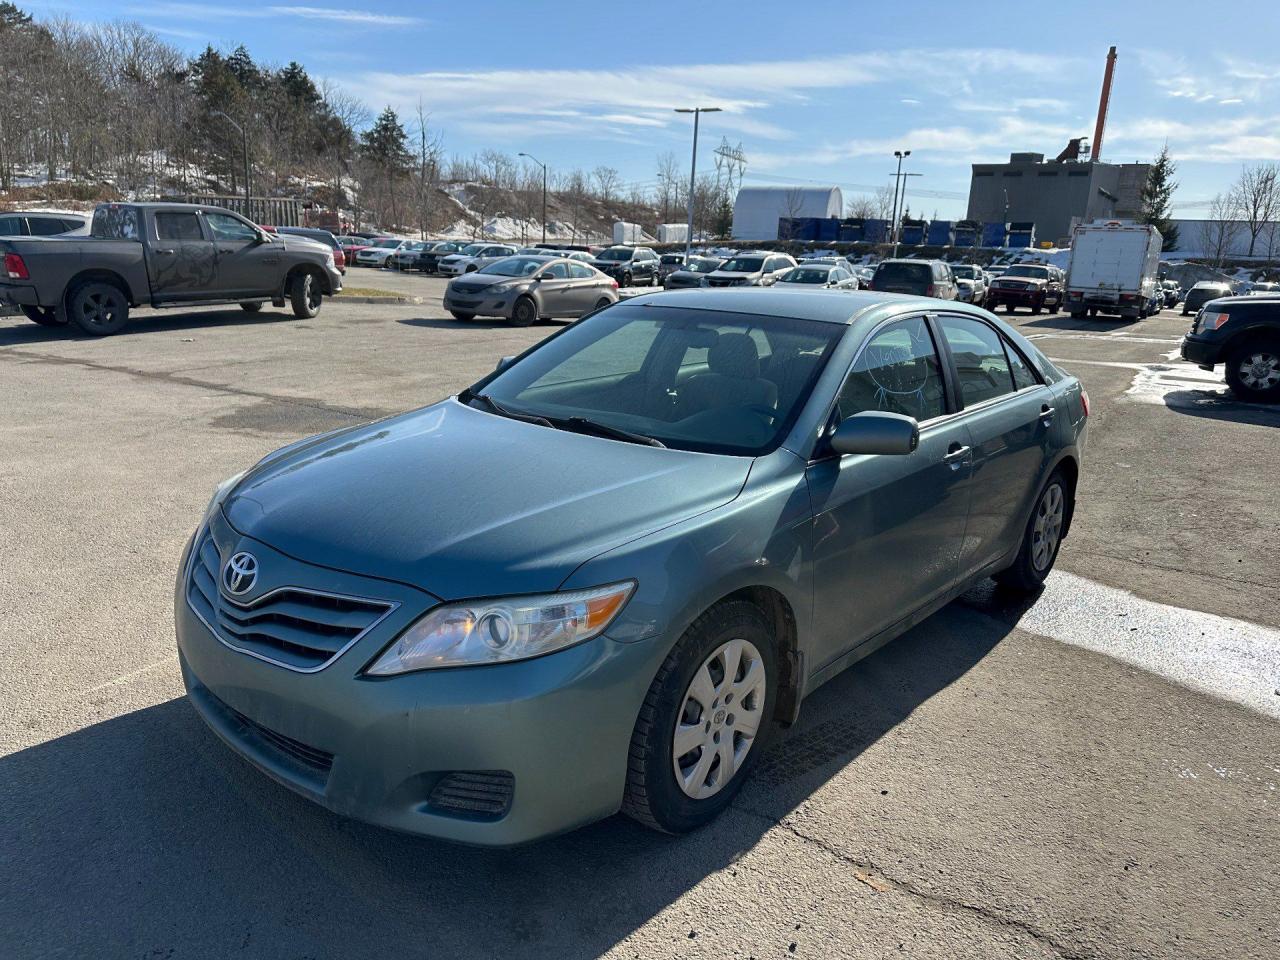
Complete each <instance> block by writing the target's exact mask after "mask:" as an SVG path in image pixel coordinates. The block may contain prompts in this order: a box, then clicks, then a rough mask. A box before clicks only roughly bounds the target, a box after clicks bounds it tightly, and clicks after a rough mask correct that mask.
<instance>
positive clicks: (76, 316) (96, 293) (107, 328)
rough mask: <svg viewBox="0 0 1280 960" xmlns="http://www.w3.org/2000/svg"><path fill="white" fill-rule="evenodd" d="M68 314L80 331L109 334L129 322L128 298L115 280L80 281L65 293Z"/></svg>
mask: <svg viewBox="0 0 1280 960" xmlns="http://www.w3.org/2000/svg"><path fill="white" fill-rule="evenodd" d="M67 317H68V319H69V320H70V321H71V322H72V323H74V324H75V325H76V327H77V328H78V329H79V330H81V331H82V332H83V333H87V334H89V335H90V336H93V337H106V336H110V335H111V334H113V333H119V332H120V331H121V330H123V329H124V327H125V324H127V323H128V322H129V301H128V299H127V298H126V297H125V295H124V291H123V290H121V289H120V288H119V287H117V286H116V285H115V284H111V283H102V282H94V281H90V282H88V283H82V284H80V286H78V287H76V288H75V289H74V290H72V291H71V292H70V293H69V294H68V295H67Z"/></svg>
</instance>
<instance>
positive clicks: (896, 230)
mask: <svg viewBox="0 0 1280 960" xmlns="http://www.w3.org/2000/svg"><path fill="white" fill-rule="evenodd" d="M893 155H894V156H895V157H897V158H898V172H897V173H895V174H894V175H893V224H892V226H893V255H894V256H895V257H896V256H897V255H898V242H899V241H900V240H901V239H902V236H901V234H902V228H901V224H900V223H899V222H898V213H899V202H901V204H902V206H903V207H904V208H905V207H906V202H907V185H906V182H905V180H904V178H906V177H923V176H924V174H923V173H903V172H902V161H903V160H905V159H906V158H907V157H909V156H911V151H910V150H895V151H893ZM899 185H901V187H899Z"/></svg>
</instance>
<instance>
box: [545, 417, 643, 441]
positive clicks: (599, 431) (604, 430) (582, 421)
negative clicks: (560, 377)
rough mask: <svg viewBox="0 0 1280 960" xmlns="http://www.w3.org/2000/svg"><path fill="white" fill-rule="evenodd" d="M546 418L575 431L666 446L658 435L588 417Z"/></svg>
mask: <svg viewBox="0 0 1280 960" xmlns="http://www.w3.org/2000/svg"><path fill="white" fill-rule="evenodd" d="M544 419H546V420H549V421H550V423H551V426H553V427H563V428H566V429H568V430H572V431H574V432H575V433H594V434H596V435H597V436H600V437H609V438H610V439H612V440H626V441H627V442H628V443H641V444H644V445H645V446H648V447H664V448H665V447H666V444H665V443H663V442H662V441H661V440H659V439H658V438H657V437H647V436H645V435H644V434H643V433H632V432H631V431H630V430H623V429H622V428H621V427H613V426H610V425H609V424H607V423H600V422H599V421H598V420H588V419H587V418H586V417H554V418H552V417H545V418H544Z"/></svg>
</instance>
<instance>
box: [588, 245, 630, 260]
mask: <svg viewBox="0 0 1280 960" xmlns="http://www.w3.org/2000/svg"><path fill="white" fill-rule="evenodd" d="M596 259H597V260H630V259H631V250H630V249H623V248H620V247H612V248H610V249H608V250H605V251H604V252H602V253H601V254H600V256H598V257H596Z"/></svg>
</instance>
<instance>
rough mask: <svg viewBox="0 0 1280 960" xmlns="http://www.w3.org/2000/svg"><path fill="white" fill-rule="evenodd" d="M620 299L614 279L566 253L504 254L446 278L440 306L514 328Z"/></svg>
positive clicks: (464, 317) (577, 314)
mask: <svg viewBox="0 0 1280 960" xmlns="http://www.w3.org/2000/svg"><path fill="white" fill-rule="evenodd" d="M617 301H618V281H616V280H614V279H612V278H611V277H606V276H605V275H604V274H603V273H601V272H600V271H599V270H597V269H595V267H592V266H591V265H589V264H586V263H580V262H578V261H577V260H569V259H567V258H564V257H549V256H547V255H546V252H545V251H543V252H541V253H540V254H538V255H535V256H521V255H519V254H517V255H516V256H513V257H506V258H504V259H502V260H498V261H496V262H494V263H491V264H489V265H488V266H486V267H481V268H480V269H479V270H476V271H475V272H474V273H469V274H467V275H466V276H465V277H455V278H454V279H453V280H450V281H449V286H448V287H447V288H446V290H445V294H444V308H445V309H446V310H448V311H449V312H450V313H451V314H453V317H454V319H455V320H472V319H474V318H476V317H503V318H504V319H506V320H507V321H509V322H510V323H511V325H512V326H515V327H527V326H529V325H530V324H532V323H534V322H536V321H537V320H541V319H549V318H556V317H580V316H582V315H583V314H585V313H590V312H591V311H592V310H599V309H600V308H601V307H607V306H609V304H611V303H616V302H617Z"/></svg>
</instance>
